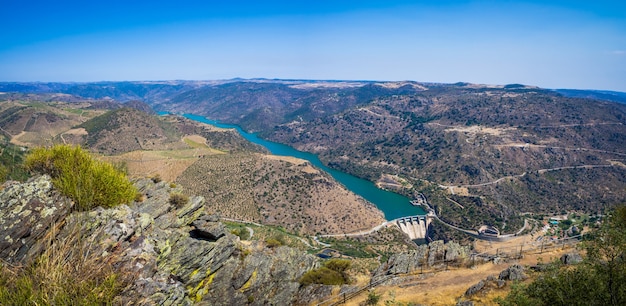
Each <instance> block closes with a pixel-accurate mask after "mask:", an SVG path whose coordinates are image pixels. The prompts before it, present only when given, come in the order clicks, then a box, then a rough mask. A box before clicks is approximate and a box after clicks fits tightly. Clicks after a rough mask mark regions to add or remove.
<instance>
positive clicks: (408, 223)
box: [393, 214, 433, 240]
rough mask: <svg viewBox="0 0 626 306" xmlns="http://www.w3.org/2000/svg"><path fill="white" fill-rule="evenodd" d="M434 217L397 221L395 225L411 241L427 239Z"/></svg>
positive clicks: (407, 218)
mask: <svg viewBox="0 0 626 306" xmlns="http://www.w3.org/2000/svg"><path fill="white" fill-rule="evenodd" d="M432 219H433V216H431V215H430V214H428V215H417V216H409V217H402V218H398V219H395V220H394V221H393V223H394V224H395V225H396V226H398V228H400V230H401V231H402V232H403V233H405V234H407V235H408V236H409V238H411V240H416V239H426V237H428V231H429V229H430V224H431V222H432Z"/></svg>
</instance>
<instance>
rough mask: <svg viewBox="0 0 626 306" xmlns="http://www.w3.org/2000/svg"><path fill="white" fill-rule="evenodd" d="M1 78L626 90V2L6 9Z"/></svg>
mask: <svg viewBox="0 0 626 306" xmlns="http://www.w3.org/2000/svg"><path fill="white" fill-rule="evenodd" d="M0 29H2V30H1V31H0V81H16V82H26V81H42V82H47V81H61V82H68V81H73V82H91V81H124V80H126V81H139V80H215V79H230V78H235V77H241V78H280V79H315V80H381V81H382V80H388V81H400V80H413V81H419V82H440V83H455V82H470V83H479V84H512V83H521V84H527V85H535V86H540V87H544V88H572V89H602V90H616V91H624V92H626V1H603V0H596V1H576V0H572V1H550V0H547V1H533V0H530V1H506V0H501V1H461V0H456V1H454V0H442V1H437V0H429V1H419V0H414V1H402V0H387V1H377V0H376V1H374V0H371V1H368V0H361V1H353V0H345V1H341V0H336V1H328V0H318V1H296V0H291V1H242V0H229V1H224V0H220V1H210V0H205V1H195V0H177V1H159V0H152V1H144V0H137V1H119V0H107V1H103V0H91V1H83V0H81V1H66V0H56V1H29V0H0Z"/></svg>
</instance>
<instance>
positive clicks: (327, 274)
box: [300, 259, 352, 285]
mask: <svg viewBox="0 0 626 306" xmlns="http://www.w3.org/2000/svg"><path fill="white" fill-rule="evenodd" d="M351 265H352V262H350V261H349V260H347V259H330V260H328V261H326V262H325V263H324V266H323V267H321V268H318V269H314V270H310V271H307V272H306V273H304V275H302V277H301V278H300V284H302V285H310V284H322V285H343V284H347V283H348V282H349V280H350V278H349V277H348V275H347V274H346V271H347V270H348V269H350V266H351Z"/></svg>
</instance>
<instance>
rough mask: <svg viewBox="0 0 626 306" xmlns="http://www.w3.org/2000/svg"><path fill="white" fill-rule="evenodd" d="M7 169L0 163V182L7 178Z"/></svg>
mask: <svg viewBox="0 0 626 306" xmlns="http://www.w3.org/2000/svg"><path fill="white" fill-rule="evenodd" d="M8 175H9V170H8V169H7V167H5V166H4V165H2V164H0V183H1V182H4V181H6V180H7V176H8Z"/></svg>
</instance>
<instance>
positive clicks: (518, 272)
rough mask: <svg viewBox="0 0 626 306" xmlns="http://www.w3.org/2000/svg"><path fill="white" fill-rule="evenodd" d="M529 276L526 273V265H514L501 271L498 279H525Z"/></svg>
mask: <svg viewBox="0 0 626 306" xmlns="http://www.w3.org/2000/svg"><path fill="white" fill-rule="evenodd" d="M526 278H527V276H526V275H525V274H524V267H522V266H521V265H517V264H516V265H512V266H510V267H508V268H506V269H504V270H502V272H500V276H498V279H501V280H524V279H526Z"/></svg>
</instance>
